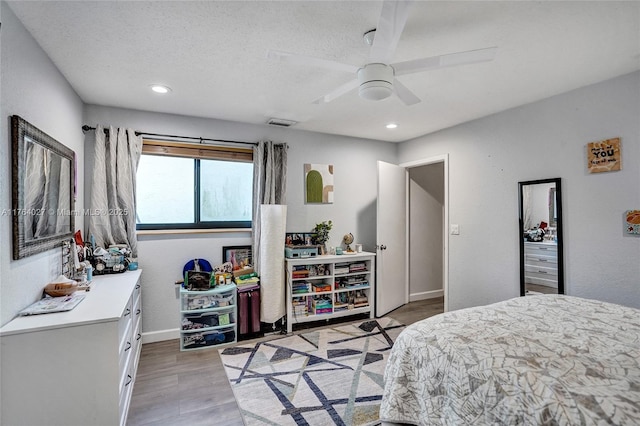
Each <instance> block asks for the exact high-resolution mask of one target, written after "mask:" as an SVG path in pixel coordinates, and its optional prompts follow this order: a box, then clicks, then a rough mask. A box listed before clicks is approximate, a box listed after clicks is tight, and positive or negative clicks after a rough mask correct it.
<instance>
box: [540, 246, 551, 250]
mask: <svg viewBox="0 0 640 426" xmlns="http://www.w3.org/2000/svg"><path fill="white" fill-rule="evenodd" d="M548 248H549V247H538V250H547V249H548Z"/></svg>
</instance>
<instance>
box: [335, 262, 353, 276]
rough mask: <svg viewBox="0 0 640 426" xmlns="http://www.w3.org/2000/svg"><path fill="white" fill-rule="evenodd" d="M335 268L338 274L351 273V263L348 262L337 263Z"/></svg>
mask: <svg viewBox="0 0 640 426" xmlns="http://www.w3.org/2000/svg"><path fill="white" fill-rule="evenodd" d="M334 268H335V269H334V270H333V273H334V274H336V275H338V274H348V273H349V264H348V263H341V264H337V263H336V266H335V267H334Z"/></svg>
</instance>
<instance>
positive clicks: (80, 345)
mask: <svg viewBox="0 0 640 426" xmlns="http://www.w3.org/2000/svg"><path fill="white" fill-rule="evenodd" d="M141 272H142V271H141V270H137V271H128V272H124V273H122V274H114V275H102V276H97V277H94V279H93V283H92V285H91V291H89V292H88V293H86V297H85V299H84V300H83V301H82V302H80V304H78V305H77V306H76V307H75V308H74V309H73V310H71V311H69V312H61V313H52V314H43V315H34V316H27V317H17V318H15V319H14V320H12V321H11V322H9V323H8V324H6V325H5V326H4V327H2V328H1V329H0V348H1V358H0V359H1V364H2V365H1V368H2V411H1V413H2V414H1V418H0V424H3V425H12V426H13V425H65V426H70V425H124V424H125V422H126V419H127V412H128V409H129V401H130V400H131V393H132V391H133V381H134V379H135V376H136V369H137V366H138V360H139V357H140V348H141V346H142V341H141V333H142V300H141V291H140V290H141V289H140V274H141ZM16 285H19V283H16Z"/></svg>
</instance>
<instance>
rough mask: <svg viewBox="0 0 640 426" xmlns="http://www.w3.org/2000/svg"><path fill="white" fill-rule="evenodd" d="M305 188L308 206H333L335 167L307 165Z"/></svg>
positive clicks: (330, 165) (305, 169)
mask: <svg viewBox="0 0 640 426" xmlns="http://www.w3.org/2000/svg"><path fill="white" fill-rule="evenodd" d="M304 188H305V198H304V201H305V203H307V204H333V165H332V164H305V165H304Z"/></svg>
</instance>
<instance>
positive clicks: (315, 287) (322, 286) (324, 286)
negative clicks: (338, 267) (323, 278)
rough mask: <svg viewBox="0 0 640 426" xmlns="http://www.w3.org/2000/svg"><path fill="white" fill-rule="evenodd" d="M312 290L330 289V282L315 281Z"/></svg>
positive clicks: (317, 291) (318, 291) (322, 290)
mask: <svg viewBox="0 0 640 426" xmlns="http://www.w3.org/2000/svg"><path fill="white" fill-rule="evenodd" d="M313 291H315V292H316V293H320V292H325V291H331V284H325V283H315V284H313Z"/></svg>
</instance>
